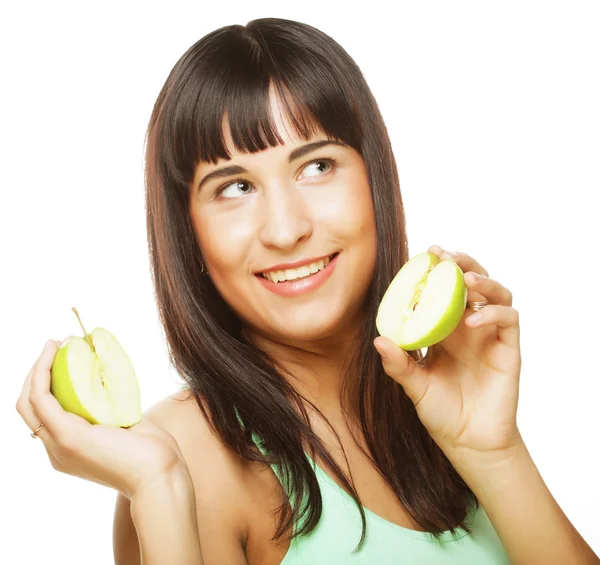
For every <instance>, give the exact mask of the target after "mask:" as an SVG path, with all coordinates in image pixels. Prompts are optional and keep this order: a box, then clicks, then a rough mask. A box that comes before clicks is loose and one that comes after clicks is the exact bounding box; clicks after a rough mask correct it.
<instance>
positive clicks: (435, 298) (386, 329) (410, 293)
mask: <svg viewBox="0 0 600 565" xmlns="http://www.w3.org/2000/svg"><path fill="white" fill-rule="evenodd" d="M466 305H467V286H466V284H465V279H464V273H463V272H462V270H461V268H460V267H459V266H458V265H457V264H456V263H455V262H454V261H449V260H448V261H440V259H439V258H438V257H436V256H435V255H433V254H431V253H420V254H419V255H415V256H414V257H413V258H412V259H410V260H409V261H407V262H406V263H405V264H404V265H403V267H402V268H401V269H400V271H398V273H397V275H396V276H395V277H394V279H393V280H392V282H391V283H390V286H389V287H388V289H387V290H386V292H385V294H384V295H383V298H382V300H381V303H380V305H379V310H378V311H377V319H376V326H377V331H379V333H380V335H382V336H385V337H388V338H390V339H391V340H392V341H393V342H394V343H396V344H397V345H398V346H399V347H401V348H402V349H404V350H406V351H413V350H415V349H421V348H424V347H429V346H430V345H434V344H435V343H438V342H440V341H442V340H443V339H445V338H446V337H448V336H449V335H450V334H451V333H452V332H453V331H454V330H455V329H456V327H457V326H458V324H459V323H460V321H461V319H462V317H463V314H464V312H465V307H466Z"/></svg>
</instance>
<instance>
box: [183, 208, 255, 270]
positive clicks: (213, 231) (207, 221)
mask: <svg viewBox="0 0 600 565" xmlns="http://www.w3.org/2000/svg"><path fill="white" fill-rule="evenodd" d="M192 225H193V228H194V231H195V234H196V239H197V241H198V244H199V246H200V250H201V253H202V257H203V259H204V262H205V264H206V265H207V266H208V269H209V271H210V272H211V273H212V274H213V275H214V276H215V277H221V276H223V277H224V278H227V277H226V275H230V274H231V273H232V271H234V270H239V268H240V265H244V264H245V258H246V257H247V256H248V249H247V247H248V241H249V237H248V233H247V232H248V229H249V228H248V225H247V223H244V222H236V221H228V220H227V218H224V217H222V215H217V214H202V215H196V216H193V217H192Z"/></svg>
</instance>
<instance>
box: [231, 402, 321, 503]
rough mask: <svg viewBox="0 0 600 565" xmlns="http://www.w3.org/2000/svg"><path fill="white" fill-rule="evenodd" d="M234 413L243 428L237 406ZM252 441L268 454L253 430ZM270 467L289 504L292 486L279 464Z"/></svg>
mask: <svg viewBox="0 0 600 565" xmlns="http://www.w3.org/2000/svg"><path fill="white" fill-rule="evenodd" d="M235 413H236V416H237V418H238V421H239V423H240V425H241V426H242V427H243V428H244V422H243V421H242V418H241V417H240V414H239V412H238V409H237V408H235ZM252 441H253V442H254V445H256V447H257V448H258V450H259V451H260V452H261V453H262V454H263V455H268V454H270V451H269V449H268V448H267V446H266V445H265V444H264V442H263V440H262V438H261V437H260V436H259V435H258V434H257V433H255V432H254V431H253V432H252ZM307 459H308V460H309V461H311V460H310V458H308V457H307ZM270 467H271V469H272V470H273V472H274V473H275V476H276V477H277V479H278V480H279V482H280V484H281V486H282V488H283V490H284V492H285V493H286V495H287V497H288V500H289V501H290V504H291V503H292V502H291V501H292V488H291V486H289V485H287V484H286V481H285V478H284V476H283V473H282V471H281V468H280V466H279V465H278V464H277V463H273V464H272V465H270ZM317 477H318V475H317ZM319 482H321V481H319ZM304 498H305V499H306V495H305V497H304Z"/></svg>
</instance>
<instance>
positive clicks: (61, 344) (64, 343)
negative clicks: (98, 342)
mask: <svg viewBox="0 0 600 565" xmlns="http://www.w3.org/2000/svg"><path fill="white" fill-rule="evenodd" d="M72 337H73V336H72V335H70V336H68V337H65V339H63V340H62V341H61V342H60V345H59V346H58V347H63V346H64V345H66V344H67V343H68V342H69V340H70V339H71V338H72Z"/></svg>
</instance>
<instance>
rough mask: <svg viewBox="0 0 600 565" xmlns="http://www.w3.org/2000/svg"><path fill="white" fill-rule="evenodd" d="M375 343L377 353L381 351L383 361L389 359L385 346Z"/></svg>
mask: <svg viewBox="0 0 600 565" xmlns="http://www.w3.org/2000/svg"><path fill="white" fill-rule="evenodd" d="M373 345H375V349H377V353H379V355H380V356H381V359H382V360H383V361H387V355H386V354H385V351H384V349H383V347H381V346H380V345H378V344H373Z"/></svg>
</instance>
